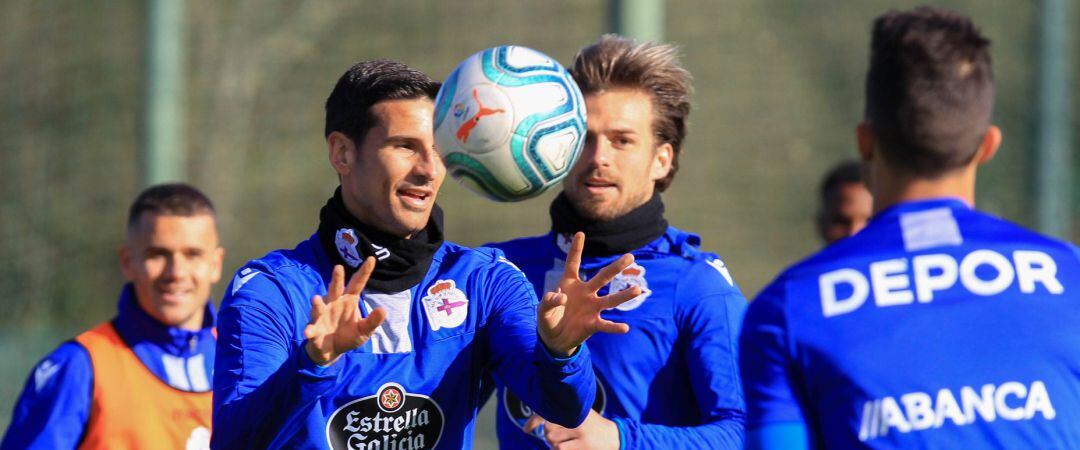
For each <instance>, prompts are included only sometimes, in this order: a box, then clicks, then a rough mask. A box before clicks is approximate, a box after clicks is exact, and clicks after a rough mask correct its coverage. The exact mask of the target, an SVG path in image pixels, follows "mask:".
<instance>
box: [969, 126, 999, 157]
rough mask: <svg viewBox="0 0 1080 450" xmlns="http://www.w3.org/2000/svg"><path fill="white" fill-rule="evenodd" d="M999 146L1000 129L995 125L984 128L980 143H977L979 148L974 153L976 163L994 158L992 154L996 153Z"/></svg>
mask: <svg viewBox="0 0 1080 450" xmlns="http://www.w3.org/2000/svg"><path fill="white" fill-rule="evenodd" d="M1000 147H1001V129H1000V128H998V127H997V126H996V125H990V127H989V128H987V129H986V134H985V135H983V140H982V143H981V144H979V150H978V152H977V153H976V154H975V160H976V161H977V163H976V164H985V163H987V162H989V161H990V160H991V159H994V155H996V154H997V151H998V148H1000Z"/></svg>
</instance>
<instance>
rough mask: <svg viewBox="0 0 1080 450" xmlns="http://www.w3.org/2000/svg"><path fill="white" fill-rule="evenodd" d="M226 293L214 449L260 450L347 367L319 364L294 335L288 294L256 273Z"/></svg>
mask: <svg viewBox="0 0 1080 450" xmlns="http://www.w3.org/2000/svg"><path fill="white" fill-rule="evenodd" d="M237 283H238V281H234V282H233V284H234V285H233V286H230V287H228V288H227V291H226V296H225V299H224V300H223V301H222V306H221V311H220V313H219V314H218V344H217V345H218V349H217V357H216V361H215V364H214V415H213V426H214V433H213V435H212V441H211V447H213V448H248V447H259V446H262V445H259V443H260V442H262V441H263V439H265V437H266V436H274V435H275V434H276V432H275V431H276V430H277V429H278V428H279V427H280V426H281V425H282V424H284V423H286V422H287V421H288V420H289V419H290V418H291V416H290V412H291V411H299V410H300V408H301V406H302V405H305V404H307V403H310V402H314V401H317V400H318V399H319V398H320V396H321V395H322V393H324V392H326V391H327V390H328V389H329V388H331V387H332V386H333V385H334V384H336V382H337V377H338V376H339V375H340V372H341V367H340V366H341V365H340V364H335V365H330V366H328V367H319V366H317V365H315V363H313V362H312V361H311V359H310V358H308V356H307V354H306V353H305V352H304V351H303V346H302V345H301V343H302V341H298V340H297V339H296V338H295V337H294V332H293V330H294V328H295V327H294V321H295V320H296V319H295V317H294V313H293V311H292V309H291V308H290V307H288V305H289V304H290V303H289V301H290V299H289V298H287V295H286V293H285V291H284V289H283V288H282V287H281V286H280V285H279V284H278V283H277V282H276V281H275V280H272V279H271V278H270V275H266V274H262V273H260V274H258V275H256V276H253V277H252V278H250V279H247V280H246V282H245V283H244V284H243V285H242V286H235V284H237Z"/></svg>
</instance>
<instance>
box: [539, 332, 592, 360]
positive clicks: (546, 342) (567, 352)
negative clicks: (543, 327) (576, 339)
mask: <svg viewBox="0 0 1080 450" xmlns="http://www.w3.org/2000/svg"><path fill="white" fill-rule="evenodd" d="M537 337H538V338H539V340H540V345H542V346H544V350H547V352H548V354H549V355H551V356H553V357H555V358H556V359H566V358H569V357H571V356H574V354H575V353H577V351H578V349H579V348H581V346H580V345H575V346H573V347H570V348H568V349H564V348H563V347H565V345H562V346H560V345H555V344H553V343H552V342H551V341H552V340H553V339H549V338H545V337H544V333H537Z"/></svg>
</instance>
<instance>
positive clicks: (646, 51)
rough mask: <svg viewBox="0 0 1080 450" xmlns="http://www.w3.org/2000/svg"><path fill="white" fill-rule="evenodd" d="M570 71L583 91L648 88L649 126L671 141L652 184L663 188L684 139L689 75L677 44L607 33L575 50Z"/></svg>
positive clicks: (659, 137) (672, 175)
mask: <svg viewBox="0 0 1080 450" xmlns="http://www.w3.org/2000/svg"><path fill="white" fill-rule="evenodd" d="M570 74H571V75H573V77H574V81H575V82H577V84H578V87H580V88H581V92H582V94H585V95H589V94H595V93H599V92H601V91H604V90H608V89H618V88H628V89H640V90H643V91H645V93H647V94H649V97H650V98H651V99H652V105H653V122H652V132H653V134H654V135H655V136H656V138H657V141H658V142H659V143H661V144H663V143H668V144H671V148H672V152H673V154H672V157H671V171H669V172H668V174H667V176H666V177H664V178H662V179H659V180H656V190H657V191H660V192H663V191H664V190H666V189H667V188H668V186H670V185H671V182H672V180H674V179H675V172H678V170H679V153H680V152H681V151H682V143H683V140H684V139H686V121H687V118H688V117H689V116H690V93H691V91H692V90H693V88H692V87H691V85H690V82H691V79H692V77H691V76H690V72H689V71H687V70H686V69H685V68H683V67H682V64H681V63H680V62H679V51H678V49H677V48H676V47H674V46H672V45H667V44H656V43H652V42H645V43H636V42H634V41H633V40H631V39H628V38H625V37H622V36H618V35H614V34H607V35H604V36H601V37H600V39H599V40H597V41H596V42H594V43H593V44H591V45H589V46H588V47H585V48H583V49H581V50H580V51H578V53H577V55H576V56H574V64H573V66H572V67H571V68H570Z"/></svg>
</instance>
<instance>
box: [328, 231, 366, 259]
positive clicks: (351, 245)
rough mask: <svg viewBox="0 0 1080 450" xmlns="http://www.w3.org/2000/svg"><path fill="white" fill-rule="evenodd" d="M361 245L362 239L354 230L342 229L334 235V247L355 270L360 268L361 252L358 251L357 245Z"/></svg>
mask: <svg viewBox="0 0 1080 450" xmlns="http://www.w3.org/2000/svg"><path fill="white" fill-rule="evenodd" d="M359 243H360V239H358V238H357V237H356V232H355V231H353V230H352V228H342V229H340V230H337V233H336V234H334V246H335V247H337V251H338V254H339V255H341V259H343V260H345V263H346V264H348V265H349V266H350V267H353V268H356V267H360V261H361V260H360V252H358V251H356V244H359Z"/></svg>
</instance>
